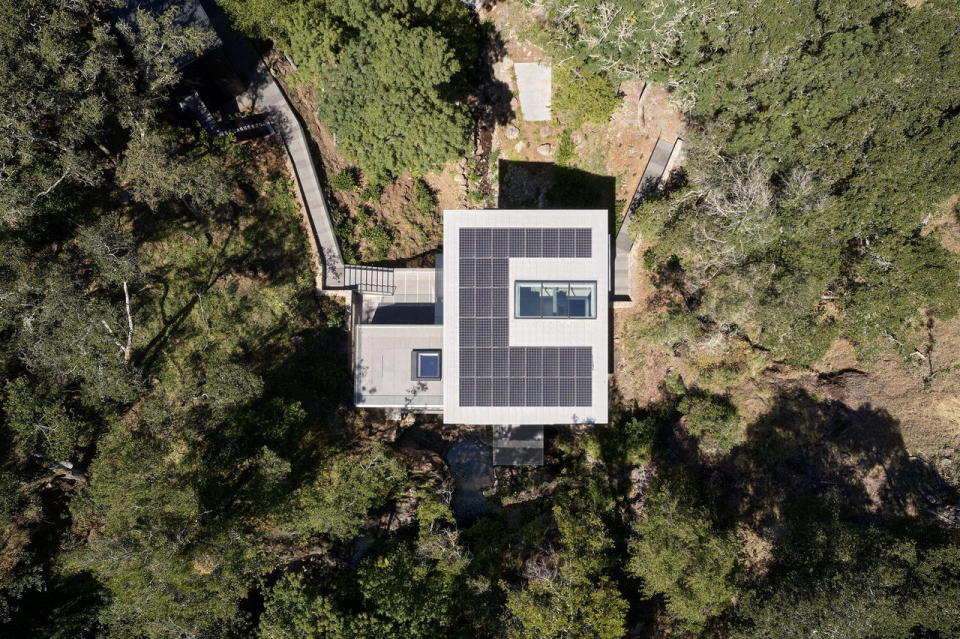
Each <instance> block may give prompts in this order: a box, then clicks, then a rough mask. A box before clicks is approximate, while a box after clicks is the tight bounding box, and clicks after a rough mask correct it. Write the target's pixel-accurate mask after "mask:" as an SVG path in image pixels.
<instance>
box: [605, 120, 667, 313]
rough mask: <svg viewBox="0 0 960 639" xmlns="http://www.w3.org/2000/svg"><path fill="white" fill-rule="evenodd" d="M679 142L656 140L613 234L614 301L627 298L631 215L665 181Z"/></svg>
mask: <svg viewBox="0 0 960 639" xmlns="http://www.w3.org/2000/svg"><path fill="white" fill-rule="evenodd" d="M681 143H682V141H681V140H679V139H678V140H677V141H676V142H668V141H666V140H663V139H661V140H657V145H656V147H654V149H653V153H651V154H650V160H649V161H647V168H646V169H644V171H643V177H641V178H640V184H639V185H638V186H637V191H636V193H635V194H634V196H633V199H632V200H631V201H630V204H629V206H627V211H626V214H625V215H624V218H623V222H622V223H621V224H620V231H619V233H617V239H616V245H615V254H614V259H613V294H614V296H615V297H617V298H629V297H630V262H631V259H630V254H631V252H632V250H633V238H631V237H630V221H631V220H632V217H633V212H634V211H635V210H636V208H637V207H638V206H639V205H640V203H641V202H643V200H644V199H646V197H647V196H648V195H649V193H650V191H651V190H653V189H657V188H659V187H660V183H661V180H663V179H664V177H666V169H667V164H668V163H669V162H670V160H671V158H673V157H674V149H675V148H676V147H677V145H679V144H681Z"/></svg>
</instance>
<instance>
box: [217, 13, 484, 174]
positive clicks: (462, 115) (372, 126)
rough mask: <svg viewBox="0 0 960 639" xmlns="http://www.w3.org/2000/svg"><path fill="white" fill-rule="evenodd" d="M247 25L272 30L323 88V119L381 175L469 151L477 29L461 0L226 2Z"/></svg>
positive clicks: (303, 78) (426, 166) (417, 169)
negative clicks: (469, 93) (469, 99)
mask: <svg viewBox="0 0 960 639" xmlns="http://www.w3.org/2000/svg"><path fill="white" fill-rule="evenodd" d="M225 5H226V8H227V9H228V11H230V13H231V15H232V16H233V17H234V19H235V21H236V22H237V23H238V24H239V25H240V26H241V27H243V28H244V29H246V30H247V31H248V32H250V33H253V34H255V35H259V36H268V37H272V38H274V40H275V42H276V43H277V45H278V46H279V47H280V48H282V49H284V50H286V51H287V52H288V53H290V54H291V55H293V56H294V58H293V59H294V61H295V62H296V63H297V64H298V65H300V69H299V71H298V72H297V74H296V76H295V78H294V79H295V80H296V81H299V82H303V83H306V84H310V85H312V86H314V87H316V88H317V106H318V113H319V116H320V119H321V120H323V121H324V122H326V123H327V124H329V125H330V127H331V129H332V130H333V131H334V132H335V133H336V135H337V144H338V146H339V147H340V150H341V151H342V152H343V153H344V155H346V156H347V157H349V158H351V159H352V160H354V161H356V163H357V164H358V165H359V167H360V169H361V170H362V171H363V174H364V175H365V176H367V177H368V178H369V179H372V180H374V181H377V182H381V181H386V180H389V179H390V178H393V177H396V176H398V175H399V174H401V173H403V172H412V173H415V174H422V173H426V172H428V171H431V170H434V169H437V168H439V167H441V166H442V165H443V164H444V163H445V162H447V161H449V160H451V159H454V158H457V157H461V156H463V155H464V154H465V153H466V152H467V151H468V149H469V148H470V145H471V131H472V128H473V125H472V120H471V118H470V114H469V111H468V109H467V106H466V104H465V98H466V94H467V91H468V89H469V82H468V81H467V78H468V77H469V74H470V73H471V72H472V69H473V67H474V64H475V62H474V61H475V60H476V57H477V55H478V53H479V43H480V31H479V29H477V28H476V23H475V18H474V17H473V16H472V15H471V13H470V11H469V9H468V8H467V7H466V6H465V5H463V3H461V2H459V1H458V0H402V1H401V2H390V1H387V0H376V1H374V2H368V3H358V2H354V1H352V0H329V1H327V2H317V1H314V0H301V1H293V0H290V1H279V0H258V1H257V2H254V3H241V2H237V1H236V0H230V1H228V2H226V3H225Z"/></svg>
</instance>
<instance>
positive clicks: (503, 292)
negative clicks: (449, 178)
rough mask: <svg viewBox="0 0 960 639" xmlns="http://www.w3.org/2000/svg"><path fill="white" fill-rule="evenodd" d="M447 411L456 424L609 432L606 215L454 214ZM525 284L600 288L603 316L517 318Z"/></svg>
mask: <svg viewBox="0 0 960 639" xmlns="http://www.w3.org/2000/svg"><path fill="white" fill-rule="evenodd" d="M443 245H444V276H443V298H444V307H443V324H444V330H443V352H444V360H445V361H444V376H443V404H444V421H445V422H447V423H455V424H505V425H506V424H508V425H546V424H572V423H605V422H606V421H607V409H608V405H607V372H608V368H609V321H610V316H609V284H610V260H609V251H610V238H609V217H608V212H607V211H605V210H498V211H467V210H464V211H445V212H444V243H443ZM518 281H542V282H596V296H597V297H596V301H595V317H592V318H555V317H554V318H534V319H528V318H517V317H516V313H515V311H514V309H515V302H516V300H515V289H516V286H515V284H516V282H518Z"/></svg>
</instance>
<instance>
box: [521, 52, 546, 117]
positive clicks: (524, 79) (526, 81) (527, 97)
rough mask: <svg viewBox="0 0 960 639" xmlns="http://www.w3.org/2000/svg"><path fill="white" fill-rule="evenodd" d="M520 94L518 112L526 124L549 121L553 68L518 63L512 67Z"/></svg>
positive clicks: (534, 63) (531, 63)
mask: <svg viewBox="0 0 960 639" xmlns="http://www.w3.org/2000/svg"><path fill="white" fill-rule="evenodd" d="M513 69H514V72H515V73H516V74H517V90H518V91H519V92H520V110H521V111H522V114H523V119H524V120H527V121H528V122H543V121H546V120H550V119H551V114H550V102H551V99H552V92H553V83H552V82H553V68H552V67H551V66H550V65H549V64H539V63H536V62H518V63H516V64H515V65H513Z"/></svg>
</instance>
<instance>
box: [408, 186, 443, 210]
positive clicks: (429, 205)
mask: <svg viewBox="0 0 960 639" xmlns="http://www.w3.org/2000/svg"><path fill="white" fill-rule="evenodd" d="M413 199H414V202H415V203H416V205H417V210H418V211H420V213H421V214H422V215H432V214H433V212H434V211H435V210H436V208H437V196H436V195H435V194H434V192H433V190H432V189H431V188H430V185H429V184H427V183H426V182H425V181H424V180H423V178H417V181H416V183H415V184H414V187H413Z"/></svg>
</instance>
